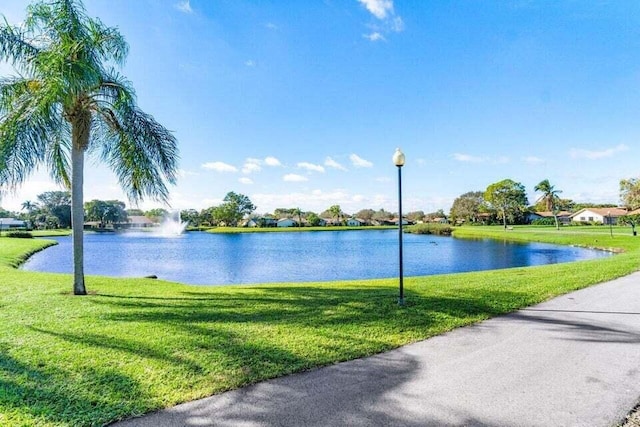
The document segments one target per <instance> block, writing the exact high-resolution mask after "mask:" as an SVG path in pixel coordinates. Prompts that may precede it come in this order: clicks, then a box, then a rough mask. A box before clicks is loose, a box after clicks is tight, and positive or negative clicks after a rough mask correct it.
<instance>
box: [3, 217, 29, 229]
mask: <svg viewBox="0 0 640 427" xmlns="http://www.w3.org/2000/svg"><path fill="white" fill-rule="evenodd" d="M26 226H27V224H26V223H25V222H24V221H21V220H19V219H15V218H0V230H12V229H15V228H25V227H26Z"/></svg>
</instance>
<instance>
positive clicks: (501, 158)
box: [493, 156, 510, 164]
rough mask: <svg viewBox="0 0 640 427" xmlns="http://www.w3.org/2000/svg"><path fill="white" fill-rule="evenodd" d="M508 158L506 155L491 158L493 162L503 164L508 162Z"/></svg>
mask: <svg viewBox="0 0 640 427" xmlns="http://www.w3.org/2000/svg"><path fill="white" fill-rule="evenodd" d="M509 161H510V159H509V158H508V157H507V156H499V157H497V158H496V159H494V160H493V163H498V164H504V163H509Z"/></svg>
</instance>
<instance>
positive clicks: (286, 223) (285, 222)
mask: <svg viewBox="0 0 640 427" xmlns="http://www.w3.org/2000/svg"><path fill="white" fill-rule="evenodd" d="M297 226H298V223H297V222H295V221H294V220H292V219H291V218H282V219H279V220H278V227H297Z"/></svg>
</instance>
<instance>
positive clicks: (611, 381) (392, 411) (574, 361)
mask: <svg viewBox="0 0 640 427" xmlns="http://www.w3.org/2000/svg"><path fill="white" fill-rule="evenodd" d="M639 398H640V272H639V273H634V274H632V275H629V276H626V277H623V278H620V279H616V280H613V281H610V282H606V283H603V284H600V285H596V286H592V287H589V288H586V289H582V290H580V291H577V292H573V293H570V294H567V295H564V296H561V297H558V298H555V299H553V300H550V301H548V302H545V303H542V304H539V305H536V306H532V307H529V308H526V309H523V310H520V311H517V312H514V313H511V314H509V315H505V316H500V317H496V318H493V319H490V320H487V321H484V322H481V323H478V324H476V325H473V326H469V327H465V328H460V329H457V330H454V331H451V332H449V333H446V334H444V335H440V336H437V337H434V338H431V339H428V340H425V341H421V342H418V343H415V344H411V345H407V346H404V347H401V348H399V349H396V350H393V351H389V352H387V353H383V354H379V355H376V356H372V357H367V358H364V359H358V360H353V361H349V362H344V363H339V364H335V365H332V366H329V367H325V368H320V369H316V370H314V371H310V372H305V373H300V374H294V375H290V376H287V377H282V378H278V379H274V380H270V381H265V382H262V383H259V384H255V385H252V386H249V387H245V388H242V389H238V390H234V391H230V392H226V393H222V394H219V395H215V396H212V397H209V398H206V399H201V400H197V401H194V402H189V403H185V404H182V405H179V406H176V407H173V408H170V409H166V410H163V411H159V412H156V413H152V414H149V415H146V416H143V417H141V418H134V419H130V420H126V421H124V422H120V423H117V424H115V425H116V426H118V427H133V426H136V427H138V426H140V427H147V426H148V427H162V426H509V427H511V426H545V427H546V426H595V427H597V426H603V427H604V426H612V425H616V424H617V423H619V422H621V421H622V420H623V419H624V417H625V415H626V414H627V412H628V411H629V410H630V409H631V408H633V407H634V406H635V405H636V404H637V403H638V399H639Z"/></svg>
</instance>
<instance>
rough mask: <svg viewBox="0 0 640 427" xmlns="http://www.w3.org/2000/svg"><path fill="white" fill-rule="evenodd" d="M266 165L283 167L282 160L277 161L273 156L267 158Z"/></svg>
mask: <svg viewBox="0 0 640 427" xmlns="http://www.w3.org/2000/svg"><path fill="white" fill-rule="evenodd" d="M264 164H265V165H267V166H282V163H280V160H278V159H276V158H275V157H273V156H268V157H267V158H265V159H264Z"/></svg>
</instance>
